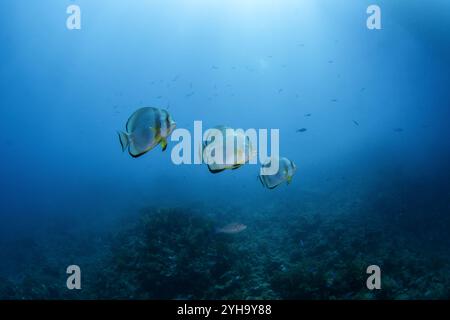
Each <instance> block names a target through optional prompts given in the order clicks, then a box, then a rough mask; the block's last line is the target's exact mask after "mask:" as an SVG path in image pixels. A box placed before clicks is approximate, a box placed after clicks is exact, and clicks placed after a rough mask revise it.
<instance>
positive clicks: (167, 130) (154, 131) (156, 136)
mask: <svg viewBox="0 0 450 320" xmlns="http://www.w3.org/2000/svg"><path fill="white" fill-rule="evenodd" d="M175 127H176V123H175V122H174V121H173V120H172V117H171V116H170V114H169V113H168V112H167V111H166V110H164V109H157V108H152V107H144V108H140V109H138V110H136V111H135V112H134V113H133V114H132V115H131V116H130V118H129V119H128V121H127V124H126V130H125V132H122V131H118V132H117V133H118V135H119V140H120V145H121V146H122V151H125V150H127V149H128V153H129V154H130V155H131V156H132V157H134V158H137V157H139V156H142V155H143V154H145V153H147V152H148V151H150V150H151V149H153V148H154V147H156V146H157V145H158V144H161V146H162V150H163V151H164V150H166V148H167V138H168V137H169V136H170V134H171V133H172V132H173V130H175Z"/></svg>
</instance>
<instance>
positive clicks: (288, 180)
mask: <svg viewBox="0 0 450 320" xmlns="http://www.w3.org/2000/svg"><path fill="white" fill-rule="evenodd" d="M291 182H292V176H288V177H287V184H290V183H291Z"/></svg>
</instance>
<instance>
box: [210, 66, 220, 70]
mask: <svg viewBox="0 0 450 320" xmlns="http://www.w3.org/2000/svg"><path fill="white" fill-rule="evenodd" d="M211 69H214V70H218V69H219V67H218V66H212V67H211Z"/></svg>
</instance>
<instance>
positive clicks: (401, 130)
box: [394, 128, 403, 132]
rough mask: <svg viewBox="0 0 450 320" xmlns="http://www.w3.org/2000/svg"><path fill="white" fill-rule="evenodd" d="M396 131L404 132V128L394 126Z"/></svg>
mask: <svg viewBox="0 0 450 320" xmlns="http://www.w3.org/2000/svg"><path fill="white" fill-rule="evenodd" d="M394 132H403V128H394Z"/></svg>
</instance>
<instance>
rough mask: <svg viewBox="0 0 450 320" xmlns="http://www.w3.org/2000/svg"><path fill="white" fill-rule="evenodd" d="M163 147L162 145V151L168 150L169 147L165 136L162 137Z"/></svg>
mask: <svg viewBox="0 0 450 320" xmlns="http://www.w3.org/2000/svg"><path fill="white" fill-rule="evenodd" d="M161 147H162V151H166V149H167V140H166V139H164V138H161Z"/></svg>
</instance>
